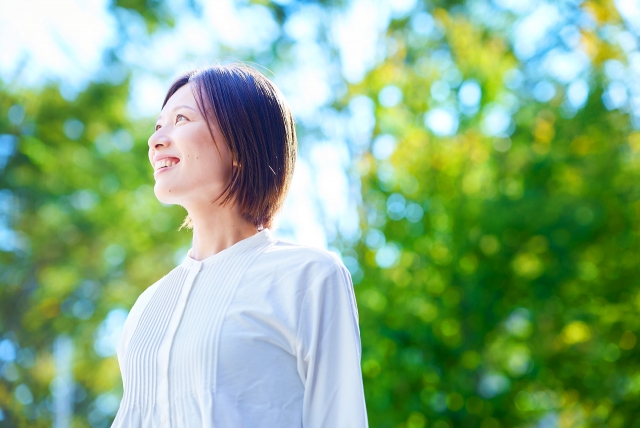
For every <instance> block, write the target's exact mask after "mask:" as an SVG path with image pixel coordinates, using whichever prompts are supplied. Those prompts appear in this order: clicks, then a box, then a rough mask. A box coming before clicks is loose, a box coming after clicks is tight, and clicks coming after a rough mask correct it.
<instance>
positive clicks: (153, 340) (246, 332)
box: [113, 65, 367, 428]
mask: <svg viewBox="0 0 640 428" xmlns="http://www.w3.org/2000/svg"><path fill="white" fill-rule="evenodd" d="M296 144H297V142H296V133H295V128H294V123H293V118H292V116H291V113H290V111H289V108H288V106H287V104H286V102H285V100H284V98H283V97H282V94H281V93H280V92H279V91H278V90H277V89H276V87H275V86H274V85H273V84H272V83H271V82H270V81H269V80H268V79H266V78H265V77H264V76H262V75H261V74H260V73H258V72H256V71H255V70H252V69H249V68H246V67H244V66H237V65H232V66H214V67H211V68H207V69H204V70H199V71H194V72H190V73H188V74H186V75H184V76H182V77H180V78H179V79H177V80H176V81H175V82H174V84H173V85H172V86H171V88H170V89H169V92H168V93H167V95H166V97H165V100H164V103H163V106H162V112H161V114H160V117H159V118H158V121H157V123H156V128H155V132H154V134H153V135H152V136H151V137H150V138H149V161H150V162H151V165H152V166H153V168H154V170H155V172H154V177H155V181H156V183H155V188H154V191H155V194H156V197H157V198H158V199H159V200H160V201H162V202H163V203H167V204H179V205H181V206H183V207H184V208H185V209H186V210H187V212H188V217H187V219H186V220H185V224H183V226H184V225H187V226H189V227H192V229H193V246H192V248H191V249H190V250H189V253H188V255H187V256H186V257H185V259H184V261H183V262H182V263H181V264H180V265H179V266H177V267H176V268H175V269H173V270H172V271H171V272H169V273H168V274H167V275H166V276H164V277H163V278H162V279H160V280H159V281H158V282H156V283H155V284H153V285H152V286H151V287H149V288H148V289H146V290H145V291H144V292H143V293H142V294H141V295H140V297H139V298H138V300H137V301H136V303H135V304H134V306H133V308H132V309H131V312H130V313H129V316H128V318H127V321H126V323H125V326H124V330H123V334H122V337H121V339H120V342H119V344H118V361H119V364H120V369H121V372H122V379H123V385H124V395H123V398H122V402H121V404H120V409H119V410H118V414H117V415H116V418H115V421H114V423H113V427H157V426H172V427H189V428H190V427H218V428H236V427H252V428H255V427H265V428H266V427H268V428H276V427H312V428H315V427H330V428H339V427H345V428H357V427H365V426H367V418H366V410H365V403H364V394H363V389H362V377H361V371H360V336H359V329H358V324H357V316H358V314H357V309H356V302H355V299H354V295H353V286H352V283H351V277H350V275H349V273H348V271H347V270H346V269H345V267H344V265H343V264H342V263H341V261H340V260H339V259H338V258H336V257H335V256H333V255H332V254H331V253H328V252H326V251H321V250H317V249H312V248H306V247H301V246H297V245H293V244H289V243H285V242H282V241H279V240H277V239H275V238H274V237H273V235H272V233H271V232H270V231H269V226H270V225H271V223H272V221H273V216H274V215H275V214H276V212H277V211H278V210H279V209H280V207H281V206H282V202H283V200H284V197H285V194H286V192H287V189H288V187H289V182H290V180H291V175H292V171H293V167H294V162H295V156H296Z"/></svg>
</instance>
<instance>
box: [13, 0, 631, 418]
mask: <svg viewBox="0 0 640 428" xmlns="http://www.w3.org/2000/svg"><path fill="white" fill-rule="evenodd" d="M259 3H260V4H265V5H266V6H268V7H269V8H271V10H272V11H273V13H274V16H276V17H277V19H278V22H279V23H280V24H281V25H284V24H285V23H286V21H287V19H288V15H289V14H290V13H291V11H292V10H294V8H293V6H290V7H288V8H287V7H283V6H280V5H277V4H271V3H265V2H259ZM479 3H482V2H468V3H465V2H450V3H449V2H444V1H433V2H426V3H419V4H418V5H416V10H415V11H414V12H412V13H411V14H409V15H408V16H406V17H402V18H399V19H394V20H392V21H391V22H390V24H389V26H388V28H387V30H386V36H385V43H386V46H387V55H386V57H385V58H384V59H383V60H381V61H379V62H378V63H377V65H376V66H375V67H374V68H373V69H372V70H371V71H370V72H369V73H368V74H367V75H366V77H365V78H364V79H363V80H362V81H361V82H359V83H349V82H348V81H346V80H345V81H344V84H345V85H346V88H347V90H346V92H345V93H344V94H343V95H341V96H340V97H339V98H338V99H337V101H336V102H335V103H334V104H333V105H332V106H331V107H330V108H331V109H333V110H335V111H347V110H348V108H349V106H350V105H352V103H353V100H355V99H359V100H360V101H362V100H363V99H364V100H368V103H369V104H368V105H370V106H371V109H372V112H373V115H374V119H375V125H374V128H373V135H372V136H371V138H370V139H371V140H374V139H376V138H377V137H379V136H393V138H394V139H395V141H396V142H397V146H396V149H395V151H394V152H393V154H392V155H391V156H390V157H388V158H385V157H384V156H378V157H377V158H376V157H374V156H373V155H372V151H371V150H369V149H368V148H367V149H365V150H363V151H358V150H354V159H353V166H352V172H353V173H354V174H355V175H356V176H357V177H358V180H359V181H360V182H361V197H362V203H361V204H360V206H359V212H360V218H361V229H362V233H361V238H360V239H359V240H358V241H357V242H356V243H355V244H354V243H353V242H352V241H350V240H348V239H343V240H341V239H340V237H338V238H337V239H336V241H335V242H334V243H333V244H334V246H335V247H336V248H337V249H339V250H340V251H341V253H342V255H343V258H344V260H345V263H346V264H347V266H348V267H349V268H350V270H351V272H352V274H353V277H354V282H355V283H356V295H357V299H358V305H359V310H360V323H361V335H362V345H363V358H362V368H363V373H364V377H365V389H366V398H367V405H368V411H369V418H370V425H371V426H372V427H398V428H399V427H406V428H422V427H436V428H444V427H483V428H493V427H515V426H522V427H528V426H539V427H554V426H562V427H582V426H595V427H597V426H603V427H604V426H607V427H609V426H610V427H632V426H640V409H639V408H638V398H639V395H640V375H639V374H638V368H639V366H638V356H639V354H638V351H637V349H638V348H637V346H636V342H637V335H638V334H639V328H640V325H639V323H640V321H638V319H639V318H638V316H637V313H638V309H640V288H639V287H638V282H637V277H638V274H640V268H639V267H638V266H639V263H638V261H639V260H638V254H639V250H640V248H639V243H638V241H637V239H636V236H637V234H638V232H639V230H640V223H639V221H638V215H639V214H640V204H639V202H638V201H639V199H640V187H639V185H638V183H639V179H640V176H639V175H640V172H639V171H640V165H639V162H640V155H639V152H640V133H638V131H635V130H634V127H633V126H632V120H631V117H630V115H629V113H628V112H627V110H626V109H625V108H620V109H618V108H616V109H607V108H606V107H605V104H604V103H603V93H604V91H605V90H606V88H607V86H608V84H609V83H610V82H609V79H608V77H607V75H606V73H604V65H605V64H607V61H609V60H612V59H614V60H617V61H619V62H620V63H621V64H627V63H628V61H629V59H628V56H627V55H626V54H625V52H624V50H623V49H621V48H620V46H619V45H618V44H616V42H615V40H613V39H612V38H611V37H606V34H607V31H609V33H610V32H611V31H612V30H611V29H618V30H616V31H622V29H624V24H623V23H622V21H621V18H620V16H619V15H618V14H617V11H616V9H615V6H614V4H613V2H611V1H608V0H602V1H590V2H582V3H580V4H579V5H578V4H576V3H570V2H568V3H566V4H565V6H566V8H565V9H563V11H564V12H565V13H566V14H567V16H568V18H571V17H572V16H574V15H575V17H580V16H582V17H584V16H588V17H589V19H590V21H589V22H590V24H589V25H584V26H581V27H579V30H580V31H579V37H580V44H581V46H582V49H583V50H584V51H585V52H586V53H587V54H588V56H589V59H590V61H591V64H590V67H589V72H588V73H587V77H586V78H587V79H588V83H589V86H590V93H589V97H588V99H587V102H586V103H585V104H584V106H582V107H581V108H578V109H572V108H571V107H570V106H569V105H568V104H567V101H566V99H567V96H566V90H567V88H566V85H563V84H562V83H560V82H553V81H552V82H551V84H553V85H554V89H555V92H554V93H555V95H553V97H552V98H551V99H549V100H548V101H545V102H540V101H538V100H536V99H535V97H533V96H532V95H531V94H532V88H534V87H535V85H536V84H537V83H538V82H537V81H536V80H535V77H531V75H530V73H528V71H527V70H528V68H527V67H529V66H530V64H529V63H528V62H527V61H529V62H531V63H533V62H534V61H535V58H532V59H530V60H527V61H524V60H519V59H518V57H517V56H516V55H515V54H514V51H513V41H512V40H510V38H509V35H508V33H507V32H506V31H505V28H508V26H509V25H510V24H511V23H512V22H514V21H515V20H516V18H517V17H516V16H514V15H512V14H508V13H502V15H500V17H501V19H503V20H504V22H503V24H502V25H501V26H500V25H491V22H488V21H487V22H485V21H483V20H482V19H479V18H478V16H477V14H476V13H475V12H474V11H477V10H478V9H477V7H476V8H475V9H474V5H476V6H477V4H479ZM483 4H484V3H483ZM487 4H489V3H487ZM563 4H564V3H563ZM320 5H321V6H322V7H323V8H324V9H325V10H340V8H342V7H344V5H343V4H341V3H335V2H330V3H326V4H325V3H321V4H320ZM567 5H568V6H567ZM112 7H113V8H114V10H115V9H116V8H127V9H129V10H130V12H132V13H139V14H141V16H143V18H144V19H145V22H146V23H147V28H148V30H149V31H150V32H151V33H153V32H154V31H156V30H157V29H158V28H166V27H167V26H170V25H172V23H173V19H172V17H171V14H170V13H169V12H168V11H167V10H166V9H165V8H164V7H163V6H162V5H161V3H160V2H142V1H134V0H127V1H122V2H117V3H114V4H113V6H112ZM192 7H193V8H194V10H195V11H196V12H197V4H195V3H194V4H193V5H192ZM420 10H423V11H428V12H429V14H430V16H432V17H433V20H434V21H433V22H434V23H435V24H434V25H435V27H434V28H435V30H434V31H435V33H433V32H432V33H431V34H430V35H426V33H425V32H422V31H420V29H419V28H416V26H415V25H413V24H412V21H411V18H412V16H414V15H415V14H417V13H418V12H419V11H420ZM571 14H574V15H571ZM121 25H124V24H122V23H121ZM605 30H606V31H605ZM434 34H436V35H435V36H434ZM291 43H292V42H291V41H290V40H287V39H286V37H284V36H283V37H281V38H279V39H278V40H277V41H276V42H274V45H273V46H271V47H270V50H271V52H272V54H273V55H272V56H271V57H269V58H270V59H269V60H268V61H267V62H268V63H266V64H263V65H265V66H269V67H272V68H274V69H276V70H277V69H278V67H284V66H286V64H287V61H290V59H288V58H281V57H280V56H279V55H280V53H282V52H286V50H287V48H288V47H290V46H291ZM558 43H560V42H558ZM326 46H327V49H330V48H331V46H330V44H329V42H328V41H327V45H326ZM554 46H556V45H554V44H551V45H550V48H552V47H554ZM117 49H118V46H116V47H115V48H114V51H115V50H117ZM442 52H445V53H446V55H445V56H444V57H443V56H442ZM443 58H444V59H443ZM242 59H245V60H255V59H256V57H255V56H251V55H249V54H248V56H247V57H246V58H242ZM117 62H118V60H117V58H116V56H115V55H113V52H112V53H111V54H109V53H108V54H107V55H106V56H105V67H108V66H110V65H113V64H117ZM118 65H120V66H123V65H124V66H125V67H126V64H118ZM514 70H520V74H519V75H520V76H524V79H523V81H522V82H521V83H520V84H519V85H516V84H514V83H513V82H512V81H510V78H509V76H514V75H518V73H516V74H514V73H515V72H514ZM471 80H473V81H475V82H478V84H479V87H480V88H481V93H482V97H481V101H480V105H479V106H478V111H477V112H467V113H465V112H464V111H462V109H461V107H460V105H459V104H458V101H457V95H456V94H457V90H458V88H459V87H460V85H461V82H463V81H471ZM437 82H447V85H448V86H447V87H448V88H450V92H449V94H448V95H446V96H445V98H446V97H448V98H446V100H445V101H444V102H445V103H447V105H448V106H454V107H455V108H456V109H458V117H459V126H458V129H457V132H456V133H455V134H454V135H450V136H437V135H435V134H434V133H433V132H432V131H430V130H429V128H428V127H426V126H425V121H424V114H425V112H428V111H430V110H431V109H434V108H437V107H439V106H441V105H442V103H443V101H442V100H441V99H439V100H437V99H436V98H438V97H434V95H433V93H434V90H433V87H434V84H435V83H437ZM389 85H394V86H395V87H397V88H399V89H400V91H401V94H402V102H399V103H397V104H394V103H391V104H390V103H385V102H382V101H383V97H382V96H381V95H380V94H381V91H382V90H383V89H384V88H389ZM16 87H17V85H16V82H2V83H0V94H1V95H0V113H1V114H0V134H1V135H2V137H1V138H3V140H1V141H2V142H3V144H5V146H6V147H9V146H13V147H15V151H14V153H13V154H12V155H10V156H9V157H7V165H6V166H5V168H4V170H3V172H2V175H0V216H1V217H0V219H3V221H5V223H6V224H7V226H8V227H9V228H10V229H11V230H13V231H15V239H11V240H12V241H14V245H13V247H12V248H11V249H6V250H5V251H0V263H1V264H0V269H1V270H0V285H1V286H0V334H1V335H2V336H1V339H2V340H5V341H6V340H8V341H9V342H10V343H11V344H12V346H13V349H15V350H16V354H15V356H14V357H15V358H8V359H6V360H5V361H3V362H2V363H1V369H0V374H1V375H2V377H1V378H0V409H1V410H2V412H3V413H2V414H3V420H1V421H0V426H29V427H36V426H49V425H50V424H51V418H52V415H51V411H50V403H51V387H50V385H51V382H52V379H53V377H54V375H55V373H54V372H55V369H54V367H55V366H54V361H53V355H52V343H53V338H55V337H56V336H57V335H59V334H68V335H70V336H71V337H72V338H73V340H74V343H75V347H76V351H75V359H74V377H75V379H76V381H77V387H76V392H75V397H76V403H75V417H74V420H73V426H74V427H86V426H98V427H103V426H108V425H109V423H110V421H111V419H112V417H113V414H105V413H101V412H100V408H99V407H96V400H99V399H101V398H104V397H107V396H115V397H119V394H121V382H120V374H119V370H118V365H117V361H116V359H115V357H101V356H100V355H99V354H98V353H96V350H95V348H94V341H95V339H96V334H97V333H96V331H97V330H98V329H99V325H100V323H101V322H102V321H103V320H104V319H105V317H106V316H107V314H108V313H110V311H112V310H114V309H117V308H121V309H124V310H128V309H129V308H130V306H131V305H132V304H133V302H134V301H135V299H136V297H137V296H138V295H139V294H140V292H141V291H142V290H143V289H144V288H146V287H147V286H148V285H149V284H151V283H153V282H154V281H155V280H157V279H158V278H159V277H160V276H161V275H162V274H164V273H165V272H166V271H168V270H170V269H171V268H172V267H173V266H174V254H176V251H178V250H180V249H182V248H184V247H185V246H188V245H189V242H190V237H189V236H188V233H177V232H174V230H175V229H176V228H177V226H178V225H179V224H180V222H181V219H182V216H183V214H184V213H183V212H182V211H181V210H180V209H179V208H178V207H164V206H162V205H161V204H160V203H158V202H157V201H156V200H155V197H154V195H153V190H152V187H151V180H150V170H149V168H148V167H147V164H146V147H147V146H146V140H147V138H148V134H149V130H150V129H151V128H152V120H153V119H149V120H140V121H134V120H131V119H130V117H129V116H128V115H127V113H126V112H127V107H126V104H127V101H128V96H129V80H128V79H125V80H124V81H122V82H120V83H116V84H114V83H109V82H108V81H101V80H100V79H99V78H96V79H95V81H94V82H93V83H91V84H90V85H89V86H88V87H87V88H86V90H84V91H83V92H82V93H81V94H80V95H79V96H78V97H77V98H76V99H75V100H73V101H68V100H66V99H65V98H63V97H62V96H61V94H60V90H59V87H58V85H57V84H56V83H55V82H53V83H51V84H49V85H47V86H46V87H44V88H40V89H29V88H20V87H18V89H16ZM363 97H366V98H363ZM440 98H442V97H440ZM495 106H502V107H504V108H508V109H511V111H512V112H513V118H512V129H511V130H512V131H513V132H510V135H509V136H497V137H494V136H487V135H486V134H487V133H486V132H483V120H485V118H486V115H487V111H489V109H490V108H492V107H495ZM514 106H515V107H514ZM314 132H315V133H317V132H319V131H318V130H316V129H307V128H301V129H299V133H300V135H301V136H304V135H306V134H313V133H314ZM301 140H302V141H303V142H304V138H302V139H301ZM168 236H170V237H171V238H170V239H167V237H168ZM3 239H5V240H6V241H5V242H9V240H10V237H9V236H8V235H6V234H5V235H3ZM6 247H8V244H6ZM3 248H5V246H3ZM6 343H8V342H5V345H6ZM4 355H7V354H6V350H5V354H4ZM21 386H22V391H23V393H22V396H24V386H26V387H27V388H28V391H29V393H30V394H31V397H32V398H31V400H25V399H24V397H23V398H22V399H21V400H18V399H16V393H17V392H16V391H17V390H18V388H20V387H21ZM47 403H48V404H47Z"/></svg>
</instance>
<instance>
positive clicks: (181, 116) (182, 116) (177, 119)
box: [176, 114, 187, 123]
mask: <svg viewBox="0 0 640 428" xmlns="http://www.w3.org/2000/svg"><path fill="white" fill-rule="evenodd" d="M180 118H182V119H186V118H187V117H186V116H184V115H181V114H177V115H176V123H178V122H180Z"/></svg>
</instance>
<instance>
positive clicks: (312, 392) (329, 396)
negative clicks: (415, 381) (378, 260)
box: [297, 262, 368, 428]
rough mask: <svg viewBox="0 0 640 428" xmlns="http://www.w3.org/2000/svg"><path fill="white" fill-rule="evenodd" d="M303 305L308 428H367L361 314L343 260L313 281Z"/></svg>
mask: <svg viewBox="0 0 640 428" xmlns="http://www.w3.org/2000/svg"><path fill="white" fill-rule="evenodd" d="M314 281H315V282H314V284H313V285H312V286H311V287H310V288H309V289H308V291H307V293H306V295H305V297H304V299H303V301H302V306H301V312H300V321H299V324H298V350H297V352H298V356H297V357H298V372H299V373H300V376H301V378H302V379H303V383H304V398H303V409H302V426H303V427H304V428H321V427H332V428H334V427H335V428H360V427H367V426H368V424H367V413H366V407H365V401H364V391H363V385H362V372H361V367H360V357H361V345H360V332H359V327H358V312H357V307H356V302H355V297H354V293H353V284H352V282H351V276H350V275H349V272H348V271H347V270H346V268H345V267H344V266H343V265H342V263H341V262H336V263H335V264H332V265H331V266H329V267H328V268H327V269H326V270H325V272H324V274H322V275H319V276H318V277H316V278H314Z"/></svg>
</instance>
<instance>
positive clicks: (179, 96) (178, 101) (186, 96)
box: [162, 83, 197, 112]
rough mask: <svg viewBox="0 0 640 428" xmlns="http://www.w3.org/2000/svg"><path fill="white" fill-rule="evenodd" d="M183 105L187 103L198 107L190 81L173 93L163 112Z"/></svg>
mask: <svg viewBox="0 0 640 428" xmlns="http://www.w3.org/2000/svg"><path fill="white" fill-rule="evenodd" d="M181 105H186V106H189V107H192V108H194V109H196V108H197V103H196V99H195V98H194V96H193V90H192V86H191V84H190V83H187V84H186V85H184V86H183V87H181V88H180V89H178V90H177V91H176V92H175V93H174V94H173V95H171V98H169V100H168V101H167V104H165V106H164V108H163V109H162V112H165V111H171V110H173V109H174V108H176V107H177V106H181Z"/></svg>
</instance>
